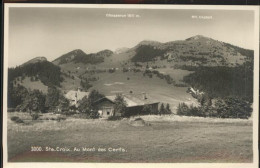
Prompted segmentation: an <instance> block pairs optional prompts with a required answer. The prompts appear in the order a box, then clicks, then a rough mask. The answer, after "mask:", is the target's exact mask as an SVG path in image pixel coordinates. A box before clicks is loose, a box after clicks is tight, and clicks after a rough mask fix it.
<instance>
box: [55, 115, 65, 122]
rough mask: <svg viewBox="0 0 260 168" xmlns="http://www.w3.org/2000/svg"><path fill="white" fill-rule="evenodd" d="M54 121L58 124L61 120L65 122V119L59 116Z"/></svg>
mask: <svg viewBox="0 0 260 168" xmlns="http://www.w3.org/2000/svg"><path fill="white" fill-rule="evenodd" d="M56 120H57V121H59V122H60V121H61V120H66V117H62V116H59V117H57V119H56Z"/></svg>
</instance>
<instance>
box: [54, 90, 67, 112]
mask: <svg viewBox="0 0 260 168" xmlns="http://www.w3.org/2000/svg"><path fill="white" fill-rule="evenodd" d="M69 104H70V102H69V100H68V99H67V98H66V97H64V96H63V95H62V94H59V101H58V106H56V109H57V111H61V112H67V111H68V110H69Z"/></svg>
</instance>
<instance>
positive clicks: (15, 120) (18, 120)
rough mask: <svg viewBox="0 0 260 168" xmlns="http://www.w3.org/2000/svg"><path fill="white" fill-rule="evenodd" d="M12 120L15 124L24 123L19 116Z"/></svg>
mask: <svg viewBox="0 0 260 168" xmlns="http://www.w3.org/2000/svg"><path fill="white" fill-rule="evenodd" d="M11 120H12V121H14V122H15V123H24V122H23V120H22V119H20V118H19V117H17V116H13V117H11Z"/></svg>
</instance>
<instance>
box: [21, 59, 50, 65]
mask: <svg viewBox="0 0 260 168" xmlns="http://www.w3.org/2000/svg"><path fill="white" fill-rule="evenodd" d="M44 61H47V58H46V57H35V58H33V59H31V60H29V61H27V62H25V63H24V64H22V65H21V66H24V65H28V64H34V63H37V62H44Z"/></svg>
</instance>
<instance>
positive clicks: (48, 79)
mask: <svg viewBox="0 0 260 168" xmlns="http://www.w3.org/2000/svg"><path fill="white" fill-rule="evenodd" d="M25 76H28V77H32V79H33V80H40V81H41V82H42V83H43V84H44V85H46V86H60V83H61V82H62V80H63V78H62V77H61V70H60V67H58V66H56V65H54V64H52V63H51V62H48V61H44V62H37V63H33V64H26V65H24V66H18V67H15V68H9V69H8V83H9V84H11V82H12V81H14V80H15V79H16V78H17V77H20V78H21V80H22V78H24V77H25Z"/></svg>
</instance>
